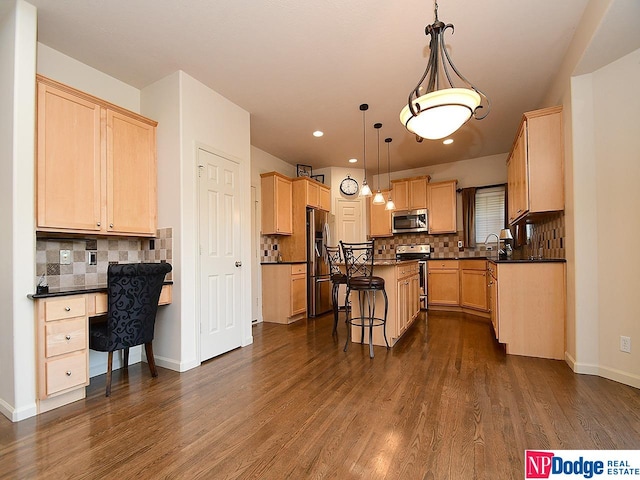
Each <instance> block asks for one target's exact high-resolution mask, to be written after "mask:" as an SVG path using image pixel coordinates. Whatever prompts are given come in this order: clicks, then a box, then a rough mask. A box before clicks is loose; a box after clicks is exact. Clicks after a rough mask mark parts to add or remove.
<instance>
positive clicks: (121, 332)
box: [89, 263, 171, 397]
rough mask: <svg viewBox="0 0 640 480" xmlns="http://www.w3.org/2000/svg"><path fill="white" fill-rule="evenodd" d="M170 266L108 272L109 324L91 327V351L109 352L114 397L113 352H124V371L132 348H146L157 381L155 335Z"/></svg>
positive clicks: (133, 266) (120, 268) (133, 265)
mask: <svg viewBox="0 0 640 480" xmlns="http://www.w3.org/2000/svg"><path fill="white" fill-rule="evenodd" d="M170 271H171V265H170V264H168V263H128V264H122V265H109V268H108V269H107V295H108V310H107V320H106V322H101V323H97V324H93V325H90V327H89V348H90V349H92V350H97V351H99V352H109V358H108V365H107V391H106V396H107V397H108V396H110V395H111V368H112V362H113V352H114V351H116V350H123V349H124V367H125V368H127V366H128V364H129V348H130V347H135V346H136V345H142V344H144V346H145V350H146V353H147V362H148V363H149V369H150V370H151V376H153V377H157V376H158V372H157V371H156V364H155V360H154V358H153V347H152V346H151V342H152V341H153V331H154V327H155V322H156V312H157V311H158V300H159V299H160V291H161V290H162V284H163V283H164V277H165V275H166V274H167V273H169V272H170Z"/></svg>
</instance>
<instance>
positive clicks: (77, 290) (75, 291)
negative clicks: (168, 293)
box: [27, 280, 173, 300]
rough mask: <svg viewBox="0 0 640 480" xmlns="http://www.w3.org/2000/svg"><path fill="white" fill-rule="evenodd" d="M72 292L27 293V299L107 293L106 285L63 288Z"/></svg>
mask: <svg viewBox="0 0 640 480" xmlns="http://www.w3.org/2000/svg"><path fill="white" fill-rule="evenodd" d="M163 285H173V280H167V281H165V282H164V283H163ZM65 288H69V289H72V290H65V291H62V292H48V293H29V294H27V298H30V299H32V300H37V299H39V298H52V297H68V296H69V295H83V294H85V293H101V292H106V291H107V286H106V285H95V286H87V287H78V288H75V287H65Z"/></svg>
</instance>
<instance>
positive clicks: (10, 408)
mask: <svg viewBox="0 0 640 480" xmlns="http://www.w3.org/2000/svg"><path fill="white" fill-rule="evenodd" d="M35 53H36V9H35V8H34V7H33V6H31V5H29V4H28V3H25V2H24V1H22V0H17V1H16V2H10V4H7V3H5V4H4V5H2V7H0V99H1V100H2V101H1V102H0V104H1V105H2V109H0V221H1V222H2V223H1V224H2V225H4V227H5V228H2V229H0V248H2V252H4V253H5V258H4V260H3V261H2V262H0V305H2V311H1V312H0V330H1V331H2V335H0V412H1V413H2V414H4V415H5V416H6V417H8V418H9V419H11V420H12V421H18V420H22V419H24V418H28V417H30V416H33V415H35V413H36V405H35V397H36V392H35V383H36V380H35V327H34V320H33V318H34V308H33V301H31V300H29V299H28V298H27V294H28V293H32V292H33V289H34V281H33V279H34V276H35V235H34V231H35V226H34V201H35V191H34V168H35V161H34V154H35V151H34V144H35V131H34V128H33V126H34V125H35Z"/></svg>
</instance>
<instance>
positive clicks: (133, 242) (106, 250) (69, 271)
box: [36, 227, 173, 288]
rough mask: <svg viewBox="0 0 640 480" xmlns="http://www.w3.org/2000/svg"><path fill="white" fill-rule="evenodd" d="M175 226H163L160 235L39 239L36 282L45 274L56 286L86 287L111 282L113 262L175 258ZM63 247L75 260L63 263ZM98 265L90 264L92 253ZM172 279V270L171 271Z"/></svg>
mask: <svg viewBox="0 0 640 480" xmlns="http://www.w3.org/2000/svg"><path fill="white" fill-rule="evenodd" d="M172 235H173V230H172V228H171V227H169V228H160V229H158V232H157V237H156V238H126V239H115V238H113V239H112V238H98V239H77V240H76V239H51V238H38V239H37V240H36V284H37V283H38V280H39V279H40V277H41V276H42V275H44V276H45V281H46V283H47V284H48V285H49V286H50V287H52V288H57V287H83V286H91V285H103V284H106V283H107V267H108V266H109V264H112V263H139V262H169V263H171V260H172V259H173V241H172ZM60 250H70V251H71V263H70V264H69V265H61V264H60ZM92 255H93V256H94V257H95V260H96V262H95V265H91V264H90V260H91V256H92ZM166 279H167V280H171V279H172V276H171V273H169V274H168V275H167V278H166Z"/></svg>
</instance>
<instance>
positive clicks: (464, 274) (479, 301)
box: [460, 260, 488, 312]
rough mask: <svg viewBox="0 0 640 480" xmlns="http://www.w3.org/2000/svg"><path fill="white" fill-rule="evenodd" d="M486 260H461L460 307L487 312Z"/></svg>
mask: <svg viewBox="0 0 640 480" xmlns="http://www.w3.org/2000/svg"><path fill="white" fill-rule="evenodd" d="M487 303H488V302H487V262H486V260H460V306H461V307H466V308H472V309H476V310H481V311H483V312H486V311H487V310H488V305H487Z"/></svg>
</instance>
